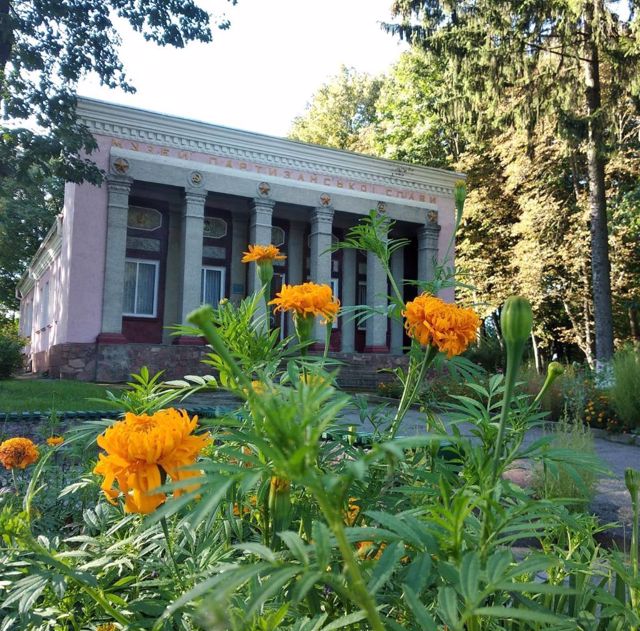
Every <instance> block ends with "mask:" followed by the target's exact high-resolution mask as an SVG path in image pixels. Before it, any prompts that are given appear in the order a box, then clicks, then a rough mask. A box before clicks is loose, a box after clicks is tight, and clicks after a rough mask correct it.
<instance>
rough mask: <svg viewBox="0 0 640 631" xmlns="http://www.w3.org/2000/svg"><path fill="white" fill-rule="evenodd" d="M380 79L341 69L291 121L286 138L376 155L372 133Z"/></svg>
mask: <svg viewBox="0 0 640 631" xmlns="http://www.w3.org/2000/svg"><path fill="white" fill-rule="evenodd" d="M381 85H382V80H381V79H380V78H375V77H371V76H370V75H368V74H366V73H358V72H357V71H356V70H355V69H354V68H347V67H346V66H342V67H341V68H340V72H339V74H337V75H336V76H335V77H332V78H331V79H330V80H329V81H328V82H327V83H325V84H324V85H322V86H321V87H320V89H319V90H318V91H317V92H316V93H315V94H314V95H313V96H312V97H311V101H310V102H309V103H308V104H307V107H306V110H305V113H304V114H303V115H302V116H298V117H297V118H296V119H294V121H293V124H292V126H291V130H290V132H289V138H292V139H293V140H300V141H302V142H310V143H314V144H317V145H325V146H327V147H335V148H336V149H346V150H348V151H358V152H360V153H375V150H374V148H373V147H372V140H371V132H372V129H373V124H374V123H375V116H376V110H375V105H376V101H377V99H378V95H379V93H380V86H381Z"/></svg>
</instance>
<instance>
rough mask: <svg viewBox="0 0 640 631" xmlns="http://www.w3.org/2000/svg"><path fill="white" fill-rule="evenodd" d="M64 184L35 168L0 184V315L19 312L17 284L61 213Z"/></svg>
mask: <svg viewBox="0 0 640 631" xmlns="http://www.w3.org/2000/svg"><path fill="white" fill-rule="evenodd" d="M63 189H64V182H63V181H62V180H61V179H59V178H56V177H52V176H48V175H45V174H43V172H42V171H41V170H40V169H38V168H37V167H32V168H31V169H30V170H29V171H28V172H27V173H26V174H23V175H22V177H21V178H20V181H17V180H15V179H13V178H4V179H2V180H0V313H1V312H2V311H5V312H9V311H13V310H15V309H17V308H18V300H17V299H16V296H15V287H16V283H17V281H18V280H19V279H20V277H21V276H22V274H23V273H24V271H25V270H26V268H27V265H28V264H29V260H30V259H31V257H32V256H33V254H34V252H35V251H36V250H37V249H38V246H39V245H40V242H41V241H42V239H43V238H44V237H45V235H46V234H47V231H48V230H49V228H50V227H51V225H52V223H53V221H54V220H55V217H56V215H57V214H58V213H60V212H61V211H62V198H63Z"/></svg>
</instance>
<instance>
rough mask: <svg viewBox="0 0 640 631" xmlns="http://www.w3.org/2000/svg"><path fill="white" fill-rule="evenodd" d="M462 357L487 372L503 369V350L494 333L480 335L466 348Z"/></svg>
mask: <svg viewBox="0 0 640 631" xmlns="http://www.w3.org/2000/svg"><path fill="white" fill-rule="evenodd" d="M464 357H466V358H467V359H469V360H471V361H472V362H473V363H475V364H478V365H479V366H482V368H484V369H485V370H487V371H488V372H501V371H502V370H504V351H503V349H502V347H501V346H500V340H498V338H497V337H496V336H495V335H481V336H480V338H479V340H478V342H476V343H475V344H473V345H472V346H470V347H469V348H468V349H467V351H466V352H465V353H464Z"/></svg>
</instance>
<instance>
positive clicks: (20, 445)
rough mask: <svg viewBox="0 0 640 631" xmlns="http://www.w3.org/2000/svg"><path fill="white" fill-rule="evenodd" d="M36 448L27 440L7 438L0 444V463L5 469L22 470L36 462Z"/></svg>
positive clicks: (37, 454)
mask: <svg viewBox="0 0 640 631" xmlns="http://www.w3.org/2000/svg"><path fill="white" fill-rule="evenodd" d="M39 456H40V452H39V451H38V447H37V446H36V445H35V444H34V442H33V441H32V440H31V439H29V438H22V437H20V436H19V437H17V438H9V439H8V440H5V441H4V442H3V443H2V444H0V462H1V463H2V464H3V465H4V468H5V469H15V468H18V469H24V468H25V467H28V466H29V465H30V464H33V463H34V462H37V460H38V458H39Z"/></svg>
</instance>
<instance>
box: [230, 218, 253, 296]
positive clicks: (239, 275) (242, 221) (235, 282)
mask: <svg viewBox="0 0 640 631" xmlns="http://www.w3.org/2000/svg"><path fill="white" fill-rule="evenodd" d="M231 229H232V235H231V295H230V296H229V299H230V300H231V301H232V302H234V303H236V304H238V303H239V302H240V301H241V300H242V299H243V298H244V297H245V296H246V295H247V264H246V263H243V262H242V253H243V252H246V251H247V246H248V245H249V232H248V223H247V217H246V216H243V215H239V216H236V215H233V217H232V228H231Z"/></svg>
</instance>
